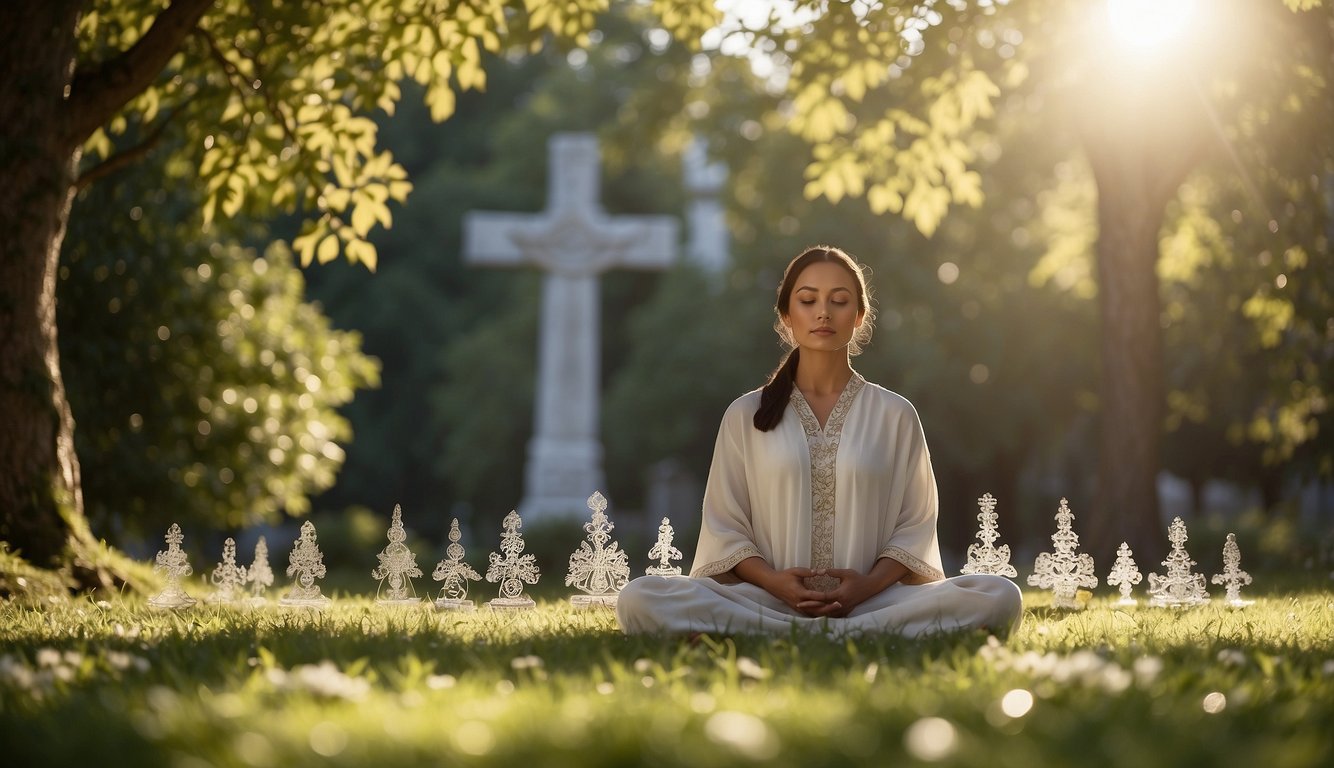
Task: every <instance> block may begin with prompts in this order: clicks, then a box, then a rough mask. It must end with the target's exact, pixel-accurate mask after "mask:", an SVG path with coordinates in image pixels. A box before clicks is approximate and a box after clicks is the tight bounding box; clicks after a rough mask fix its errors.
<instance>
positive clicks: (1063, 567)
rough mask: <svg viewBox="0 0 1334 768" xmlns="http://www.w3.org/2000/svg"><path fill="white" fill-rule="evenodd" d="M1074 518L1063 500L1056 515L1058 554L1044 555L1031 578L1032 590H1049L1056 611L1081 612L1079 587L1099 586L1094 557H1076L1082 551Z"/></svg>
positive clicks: (1055, 540) (1054, 536) (1034, 567)
mask: <svg viewBox="0 0 1334 768" xmlns="http://www.w3.org/2000/svg"><path fill="white" fill-rule="evenodd" d="M1074 521H1075V514H1074V513H1073V512H1071V511H1070V505H1069V502H1067V501H1066V500H1065V499H1061V508H1060V509H1059V510H1057V512H1056V533H1054V534H1052V537H1051V541H1052V545H1053V547H1054V549H1055V550H1056V551H1055V552H1043V553H1041V554H1039V555H1038V559H1037V562H1035V563H1034V564H1033V573H1032V575H1030V576H1029V577H1028V583H1029V585H1030V586H1034V587H1041V588H1043V589H1050V590H1051V591H1052V600H1051V604H1052V607H1053V608H1070V609H1075V610H1079V609H1082V608H1083V607H1084V606H1083V605H1082V604H1081V603H1080V602H1079V601H1078V600H1077V599H1076V592H1077V590H1078V588H1079V587H1090V588H1092V587H1096V586H1098V577H1097V576H1095V575H1094V573H1093V557H1092V556H1091V555H1089V554H1088V553H1076V552H1075V550H1076V549H1078V548H1079V536H1078V535H1077V534H1076V533H1075V532H1074V529H1073V528H1072V527H1071V526H1072V524H1073V523H1074Z"/></svg>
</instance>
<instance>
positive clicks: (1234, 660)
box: [1218, 648, 1246, 667]
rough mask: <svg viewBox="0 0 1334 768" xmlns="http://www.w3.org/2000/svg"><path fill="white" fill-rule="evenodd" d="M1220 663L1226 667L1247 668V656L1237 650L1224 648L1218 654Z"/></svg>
mask: <svg viewBox="0 0 1334 768" xmlns="http://www.w3.org/2000/svg"><path fill="white" fill-rule="evenodd" d="M1218 663H1219V664H1222V665H1223V666H1225V667H1244V666H1246V654H1244V653H1242V652H1241V651H1239V650H1237V649H1236V648H1224V649H1223V650H1221V651H1219V652H1218Z"/></svg>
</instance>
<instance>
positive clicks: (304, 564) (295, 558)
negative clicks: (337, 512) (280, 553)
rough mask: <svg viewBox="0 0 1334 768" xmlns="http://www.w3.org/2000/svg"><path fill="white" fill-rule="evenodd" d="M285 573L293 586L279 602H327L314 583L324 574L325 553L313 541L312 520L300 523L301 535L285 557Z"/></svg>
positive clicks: (318, 604)
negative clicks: (286, 563)
mask: <svg viewBox="0 0 1334 768" xmlns="http://www.w3.org/2000/svg"><path fill="white" fill-rule="evenodd" d="M287 562H288V565H287V575H288V576H291V577H294V578H293V579H292V589H291V590H290V591H288V593H287V594H286V595H284V596H283V598H282V599H281V600H279V601H278V602H279V603H280V604H281V605H290V606H296V607H301V608H322V607H324V606H326V605H328V604H329V598H328V597H326V596H324V595H322V594H320V585H319V584H318V583H316V582H317V581H318V580H319V579H322V578H324V574H325V573H326V570H325V568H324V554H323V553H322V552H320V545H319V544H318V543H317V542H316V541H315V524H314V523H312V522H311V521H309V520H307V521H306V522H304V523H302V524H301V536H300V537H299V538H298V539H297V540H296V546H295V547H293V548H292V553H291V554H290V555H288V558H287Z"/></svg>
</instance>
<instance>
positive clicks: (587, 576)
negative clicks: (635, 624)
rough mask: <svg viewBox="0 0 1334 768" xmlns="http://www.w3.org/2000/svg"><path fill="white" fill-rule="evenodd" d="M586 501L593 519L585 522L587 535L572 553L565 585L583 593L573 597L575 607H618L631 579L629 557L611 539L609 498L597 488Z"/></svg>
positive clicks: (571, 600)
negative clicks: (608, 513) (623, 590)
mask: <svg viewBox="0 0 1334 768" xmlns="http://www.w3.org/2000/svg"><path fill="white" fill-rule="evenodd" d="M586 503H587V504H588V508H589V509H590V510H592V512H593V518H592V519H591V520H589V521H588V522H587V523H584V530H585V531H586V532H587V533H588V538H586V539H585V540H583V541H581V542H579V549H577V550H575V552H574V554H572V555H570V572H569V574H568V575H566V577H565V586H567V587H571V586H572V587H577V588H578V589H580V590H583V592H584V594H582V595H575V596H573V597H571V598H570V604H571V605H573V606H575V607H576V608H588V607H591V606H595V605H602V606H615V605H616V598H617V597H618V596H619V595H620V592H621V587H624V586H625V583H626V582H627V581H629V580H630V558H629V556H628V555H626V553H625V551H624V550H622V549H621V547H620V545H619V544H617V543H616V542H614V541H612V540H611V529H612V528H614V527H615V525H614V524H613V523H612V522H611V520H609V519H607V499H606V497H604V496H603V495H602V493H601V492H599V491H594V492H593V495H592V496H589V497H588V501H587V502H586ZM609 545H610V546H609Z"/></svg>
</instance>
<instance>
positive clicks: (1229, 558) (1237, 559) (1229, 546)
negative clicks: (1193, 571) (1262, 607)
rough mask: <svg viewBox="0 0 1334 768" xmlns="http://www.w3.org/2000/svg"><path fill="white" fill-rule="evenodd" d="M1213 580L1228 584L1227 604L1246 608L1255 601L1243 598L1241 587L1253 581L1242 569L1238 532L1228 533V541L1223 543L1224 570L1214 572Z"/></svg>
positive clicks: (1217, 582) (1216, 582)
mask: <svg viewBox="0 0 1334 768" xmlns="http://www.w3.org/2000/svg"><path fill="white" fill-rule="evenodd" d="M1211 581H1213V583H1215V584H1225V585H1227V604H1228V605H1230V606H1232V607H1233V608H1245V607H1246V606H1248V605H1252V604H1253V603H1255V601H1254V600H1242V599H1241V588H1242V587H1243V586H1244V585H1246V584H1250V583H1251V575H1250V574H1249V573H1247V572H1245V571H1243V570H1242V569H1241V549H1240V548H1239V547H1238V546H1237V536H1236V534H1233V533H1229V534H1228V535H1227V541H1226V542H1224V543H1223V572H1222V573H1218V574H1214V577H1213V579H1211Z"/></svg>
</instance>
